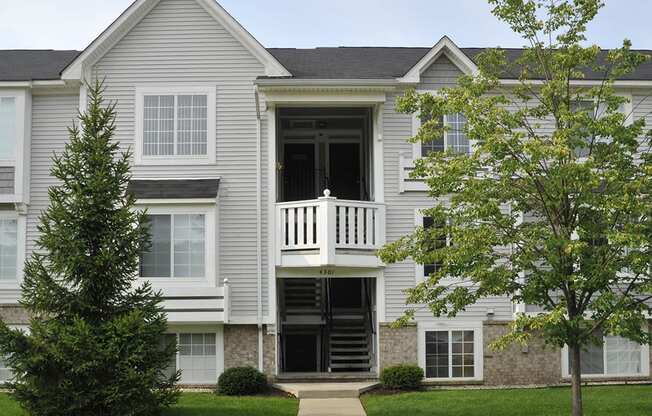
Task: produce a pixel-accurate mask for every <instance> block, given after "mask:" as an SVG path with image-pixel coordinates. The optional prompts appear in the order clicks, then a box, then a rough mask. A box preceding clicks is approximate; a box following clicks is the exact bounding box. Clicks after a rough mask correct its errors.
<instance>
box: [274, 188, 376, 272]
mask: <svg viewBox="0 0 652 416" xmlns="http://www.w3.org/2000/svg"><path fill="white" fill-rule="evenodd" d="M276 216H277V221H276V224H277V236H278V248H279V249H278V250H277V253H278V257H277V265H280V266H285V265H297V266H299V265H304V266H317V265H321V266H325V265H339V264H340V263H342V262H341V261H338V260H339V259H338V257H340V258H341V257H342V256H347V258H346V259H345V260H346V262H347V265H350V266H355V265H356V261H355V259H354V258H353V257H354V256H366V257H369V255H370V254H375V250H377V249H378V248H380V247H381V246H382V245H383V244H384V243H385V205H384V204H379V203H375V202H366V201H347V200H338V199H337V198H334V197H331V196H330V191H328V190H326V191H324V197H322V198H319V199H315V200H309V201H296V202H281V203H278V204H277V206H276ZM286 256H294V257H295V258H294V260H292V261H285V260H286V259H285V258H284V257H286ZM297 256H303V258H304V260H305V261H301V260H300V259H297V258H296V257H297ZM372 263H377V260H376V259H375V257H374V260H373V261H372ZM369 264H370V263H369V260H368V259H366V260H365V261H362V262H361V264H360V265H361V266H368V265H369Z"/></svg>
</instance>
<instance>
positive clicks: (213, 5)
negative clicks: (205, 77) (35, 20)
mask: <svg viewBox="0 0 652 416" xmlns="http://www.w3.org/2000/svg"><path fill="white" fill-rule="evenodd" d="M159 1H160V0H136V1H135V2H134V3H132V4H131V6H129V7H128V8H127V9H126V10H125V11H124V12H123V13H122V14H121V15H120V16H119V17H118V18H117V19H116V20H115V21H113V23H111V25H109V27H107V28H106V29H105V30H104V31H103V32H102V33H101V34H100V35H99V36H98V37H97V38H95V40H93V42H91V44H90V45H88V47H86V49H84V51H83V52H82V53H81V54H79V56H78V57H77V58H75V60H74V61H72V62H71V63H70V64H69V65H68V66H67V67H66V68H65V69H64V70H63V72H62V73H61V79H62V80H81V79H82V78H83V77H84V75H85V73H86V71H87V70H88V68H90V67H92V66H93V65H94V64H95V63H96V62H97V61H99V60H100V59H101V58H102V57H103V56H104V55H105V54H106V53H107V52H108V51H109V50H111V48H112V47H113V46H115V44H116V43H117V42H119V41H120V40H121V39H122V38H123V37H124V36H125V35H126V34H127V33H129V31H130V30H131V29H132V28H134V27H135V26H136V25H137V24H138V23H139V22H140V21H141V20H142V19H143V18H144V17H145V16H146V15H147V14H148V13H149V12H150V11H151V10H152V9H153V8H154V7H155V6H156V5H157V4H158V3H159ZM195 1H196V2H197V3H198V4H199V5H200V6H201V7H202V8H204V9H205V10H206V12H207V13H208V14H209V15H211V17H213V18H214V19H215V21H217V22H218V23H220V24H221V25H222V26H223V27H224V29H226V30H227V31H228V32H229V33H230V34H231V35H232V36H233V37H234V38H235V39H236V40H238V41H239V42H240V43H241V44H242V45H243V46H244V47H245V48H247V49H248V50H249V51H250V52H251V53H252V54H253V55H254V56H255V57H256V59H258V60H259V61H260V62H261V63H262V64H263V65H264V66H265V75H267V76H276V77H289V76H292V74H291V73H290V72H289V71H288V70H287V69H286V68H285V67H284V66H283V65H282V64H281V63H280V62H279V61H278V60H277V59H276V58H274V56H273V55H272V54H271V53H270V52H269V51H268V50H267V49H265V48H264V47H263V45H261V44H260V43H259V42H258V41H257V40H256V39H255V38H254V37H253V36H252V35H251V33H249V32H247V31H246V30H245V29H244V28H243V27H242V26H241V25H240V23H238V22H237V21H236V20H235V19H234V18H233V17H232V16H231V15H230V14H229V13H228V12H227V11H226V10H224V8H222V6H220V5H219V4H218V3H217V2H216V1H214V0H195Z"/></svg>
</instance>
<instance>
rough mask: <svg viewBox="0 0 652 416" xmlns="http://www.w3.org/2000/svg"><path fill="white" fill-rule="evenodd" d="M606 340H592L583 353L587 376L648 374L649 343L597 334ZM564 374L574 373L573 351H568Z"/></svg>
mask: <svg viewBox="0 0 652 416" xmlns="http://www.w3.org/2000/svg"><path fill="white" fill-rule="evenodd" d="M596 335H597V337H598V338H601V339H602V340H603V342H602V344H600V345H595V344H589V345H588V346H586V347H584V349H583V350H582V353H581V355H580V361H581V362H580V366H581V369H582V375H583V376H589V377H591V376H594V377H595V376H597V377H600V376H645V375H647V374H648V373H649V353H648V347H647V346H643V345H641V344H638V343H636V342H634V341H631V340H629V339H627V338H623V337H619V336H612V335H606V336H605V335H603V334H602V333H601V332H599V333H597V334H596ZM564 368H565V369H564V375H565V376H569V375H570V370H569V369H570V351H569V350H568V348H567V347H566V348H565V352H564Z"/></svg>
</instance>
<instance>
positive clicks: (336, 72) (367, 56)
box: [268, 46, 652, 81]
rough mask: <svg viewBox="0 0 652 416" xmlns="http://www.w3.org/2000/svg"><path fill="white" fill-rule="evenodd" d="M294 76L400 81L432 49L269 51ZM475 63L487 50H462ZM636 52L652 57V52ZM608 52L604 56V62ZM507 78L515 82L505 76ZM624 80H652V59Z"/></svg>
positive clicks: (590, 76)
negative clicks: (398, 79) (397, 79)
mask: <svg viewBox="0 0 652 416" xmlns="http://www.w3.org/2000/svg"><path fill="white" fill-rule="evenodd" d="M268 50H269V51H270V52H271V53H272V54H273V55H274V56H275V57H276V58H277V59H278V60H279V61H280V62H281V63H282V64H283V65H284V66H285V67H286V68H287V69H288V70H289V71H290V72H292V74H293V75H294V78H302V79H396V78H401V77H403V76H405V75H406V74H407V73H408V71H410V69H412V68H413V67H415V65H417V63H418V62H419V61H420V60H422V59H423V58H424V57H426V54H428V53H429V52H430V51H431V50H432V48H418V47H417V48H411V47H405V48H403V47H342V46H340V47H328V48H313V49H293V48H270V49H268ZM459 50H460V51H461V52H462V53H463V54H464V55H465V56H467V57H468V58H469V59H470V60H471V61H473V62H475V60H476V58H477V56H478V55H479V54H480V53H482V52H484V51H485V50H487V48H459ZM503 50H504V51H505V54H506V56H507V59H508V60H510V61H513V60H515V59H517V58H518V57H519V56H520V55H521V53H523V49H521V48H503ZM636 52H639V53H644V54H648V55H651V56H652V50H649V49H639V50H636ZM607 53H608V51H607V50H603V51H602V52H601V53H600V57H599V60H603V59H604V58H605V57H606V55H607ZM585 74H586V78H585V79H587V80H601V79H602V74H600V73H596V72H593V71H591V70H587V71H586V72H585ZM504 78H505V79H514V78H515V77H514V76H513V75H510V74H505V76H504ZM621 79H622V80H642V81H652V60H650V61H648V62H645V63H644V64H642V65H641V66H639V67H638V68H637V69H636V70H635V71H634V72H632V73H631V74H628V75H626V76H624V77H621Z"/></svg>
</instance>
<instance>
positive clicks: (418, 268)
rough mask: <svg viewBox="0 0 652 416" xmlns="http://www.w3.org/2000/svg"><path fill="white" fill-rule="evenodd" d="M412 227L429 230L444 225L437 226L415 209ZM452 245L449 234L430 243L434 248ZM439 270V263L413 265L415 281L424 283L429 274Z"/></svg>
mask: <svg viewBox="0 0 652 416" xmlns="http://www.w3.org/2000/svg"><path fill="white" fill-rule="evenodd" d="M414 225H415V226H416V227H423V228H431V227H438V228H442V227H444V226H445V224H441V223H440V224H437V223H435V222H434V221H433V219H432V218H431V217H428V216H424V215H423V210H421V209H417V210H415V214H414ZM452 243H453V240H452V238H451V236H450V234H446V235H442V236H440V237H439V238H437V239H436V240H435V241H433V242H432V244H433V245H434V247H435V248H442V247H450V246H451V244H452ZM440 269H441V263H433V264H418V263H415V275H416V281H417V282H422V281H424V280H425V279H426V278H427V277H428V276H430V274H432V273H435V272H437V271H439V270H440Z"/></svg>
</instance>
